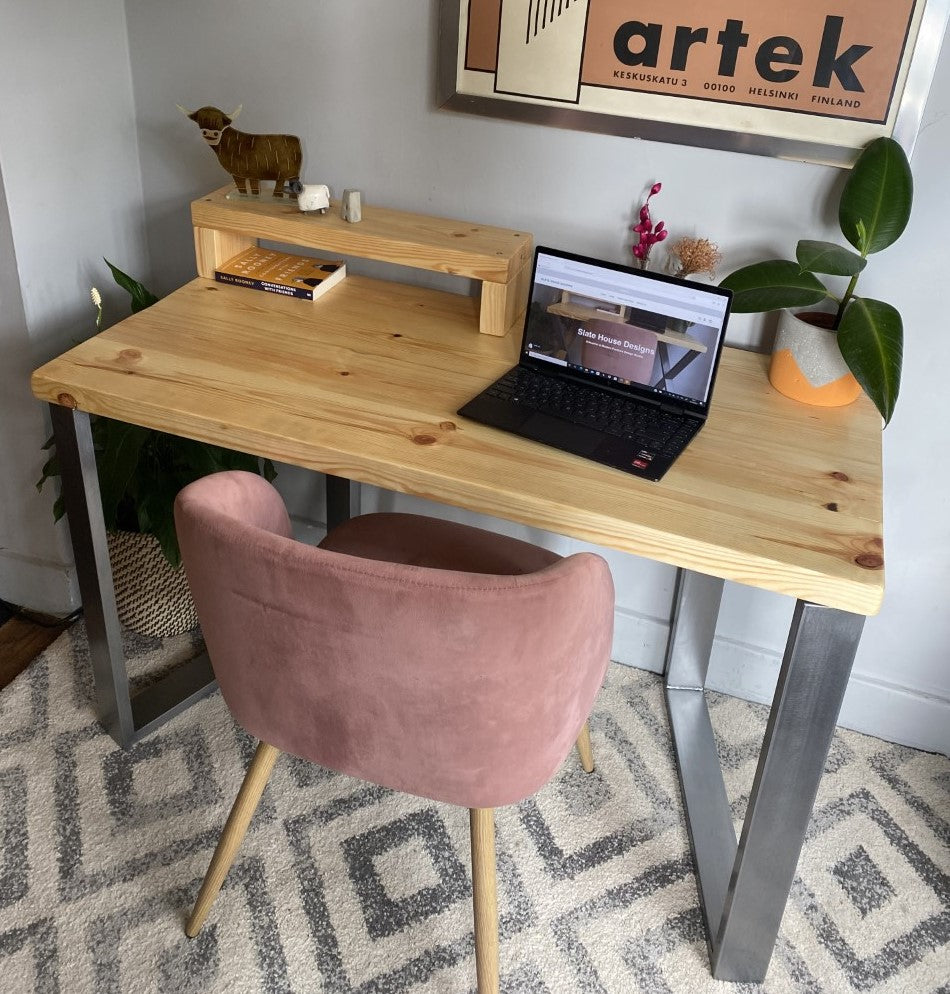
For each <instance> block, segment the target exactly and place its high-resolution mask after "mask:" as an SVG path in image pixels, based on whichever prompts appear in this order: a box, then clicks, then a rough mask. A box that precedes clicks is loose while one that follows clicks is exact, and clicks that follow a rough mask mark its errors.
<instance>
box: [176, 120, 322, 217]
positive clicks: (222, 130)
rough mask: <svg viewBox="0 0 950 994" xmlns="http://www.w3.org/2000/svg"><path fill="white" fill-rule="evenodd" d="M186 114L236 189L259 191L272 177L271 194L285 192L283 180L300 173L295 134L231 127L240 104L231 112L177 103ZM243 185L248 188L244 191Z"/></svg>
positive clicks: (281, 194) (299, 156)
mask: <svg viewBox="0 0 950 994" xmlns="http://www.w3.org/2000/svg"><path fill="white" fill-rule="evenodd" d="M176 106H177V107H178V109H179V110H180V111H181V112H182V114H184V115H185V117H187V118H189V119H190V120H192V121H194V122H195V124H197V125H198V127H199V128H200V129H201V137H202V138H204V140H205V141H206V142H207V143H208V145H210V146H211V149H212V151H213V152H214V154H215V155H216V156H217V157H218V162H220V163H221V165H222V166H223V167H224V168H225V169H226V170H227V172H228V173H229V174H230V176H231V178H232V179H233V180H234V182H235V184H236V185H237V188H238V192H239V193H244V192H249V193H252V194H254V195H255V196H256V195H257V194H259V193H260V191H261V187H260V181H261V180H262V179H265V180H273V181H274V196H275V197H282V196H283V195H284V183H286V182H288V181H289V180H293V179H297V178H299V176H300V165H301V163H302V161H303V152H302V151H301V149H300V139H299V138H298V137H297V136H296V135H250V134H247V133H246V132H244V131H238V130H237V128H232V127H231V122H232V121H233V120H234V119H235V118H236V117H237V116H238V114H240V113H241V106H242V105H239V106H238V108H237V110H235V111H232V113H230V114H225V113H224V111H222V110H219V109H218V108H217V107H200V108H199V109H198V110H196V111H193V112H191V111H187V110H185V108H184V107H182V105H181V104H177V105H176ZM245 185H247V186H249V187H250V189H249V190H247V191H245Z"/></svg>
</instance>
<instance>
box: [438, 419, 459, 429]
mask: <svg viewBox="0 0 950 994" xmlns="http://www.w3.org/2000/svg"><path fill="white" fill-rule="evenodd" d="M439 427H440V428H441V429H442V430H443V431H455V428H456V425H455V422H454V421H440V422H439Z"/></svg>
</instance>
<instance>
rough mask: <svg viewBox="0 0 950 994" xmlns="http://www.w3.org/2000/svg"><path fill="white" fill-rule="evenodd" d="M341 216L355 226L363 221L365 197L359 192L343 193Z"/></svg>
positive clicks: (348, 191)
mask: <svg viewBox="0 0 950 994" xmlns="http://www.w3.org/2000/svg"><path fill="white" fill-rule="evenodd" d="M340 214H341V215H342V217H343V220H344V221H351V222H353V223H354V224H355V223H356V222H357V221H362V220H363V197H362V194H361V193H360V191H359V190H344V191H343V199H342V200H341V201H340Z"/></svg>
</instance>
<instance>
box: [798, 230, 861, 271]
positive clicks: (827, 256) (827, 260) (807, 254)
mask: <svg viewBox="0 0 950 994" xmlns="http://www.w3.org/2000/svg"><path fill="white" fill-rule="evenodd" d="M795 258H796V259H798V264H799V266H801V268H802V269H805V270H808V272H810V273H824V274H825V275H827V276H856V275H857V274H858V273H860V272H861V270H862V269H864V267H865V266H866V265H867V264H868V261H867V259H863V258H861V256H860V255H858V253H857V252H852V251H851V249H846V248H844V247H843V246H841V245H835V243H834V242H815V241H811V240H810V239H807V238H805V239H802V241H800V242H799V243H798V247H797V248H796V249H795Z"/></svg>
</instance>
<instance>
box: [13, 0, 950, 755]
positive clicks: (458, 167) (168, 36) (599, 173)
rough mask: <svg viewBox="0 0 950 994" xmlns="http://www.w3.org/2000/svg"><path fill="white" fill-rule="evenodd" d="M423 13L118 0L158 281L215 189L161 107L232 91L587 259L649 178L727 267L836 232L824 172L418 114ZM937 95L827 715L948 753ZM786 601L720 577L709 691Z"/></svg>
mask: <svg viewBox="0 0 950 994" xmlns="http://www.w3.org/2000/svg"><path fill="white" fill-rule="evenodd" d="M437 14H438V4H437V2H436V0H403V2H399V3H393V2H392V0H362V2H360V3H358V4H355V3H351V2H348V0H322V2H320V3H313V2H312V0H284V2H283V3H281V4H279V5H276V6H275V5H271V6H266V5H263V4H260V3H258V2H250V0H227V2H225V0H205V2H203V3H201V4H189V3H185V2H184V0H173V2H168V3H164V4H155V3H148V2H147V0H127V3H126V16H127V18H128V37H129V52H130V55H131V63H132V78H133V82H134V93H135V102H134V111H135V119H136V122H137V126H138V140H139V156H140V160H141V177H142V193H143V199H144V216H145V227H146V234H147V239H148V246H149V249H150V254H151V258H152V261H153V267H152V270H151V276H152V282H153V285H154V286H155V287H156V289H158V290H160V291H166V290H169V289H171V288H173V287H175V286H177V285H179V284H181V283H182V282H184V281H185V280H186V279H188V278H190V277H191V276H192V275H193V274H194V264H193V248H192V240H191V228H190V222H189V213H188V204H189V201H190V200H191V199H193V198H195V197H197V196H199V195H200V194H202V193H204V192H206V191H207V190H209V189H212V188H214V187H216V186H219V185H222V184H223V183H224V182H226V180H227V177H226V176H225V174H224V173H223V171H222V170H221V169H220V167H219V166H218V164H217V162H216V160H215V159H214V158H213V155H212V153H211V152H210V151H209V150H208V149H207V148H206V147H205V145H204V143H203V142H202V141H201V139H200V137H199V135H198V133H197V130H196V129H195V127H194V125H193V124H192V123H191V122H189V121H187V120H185V118H183V117H182V116H181V115H180V114H179V113H178V111H177V110H176V109H175V104H176V103H181V104H183V105H185V106H188V107H191V108H194V107H198V106H201V105H203V104H215V105H218V106H221V107H223V108H224V109H226V110H228V109H231V108H233V107H234V106H236V105H237V104H239V103H242V104H243V105H244V112H243V115H242V117H241V127H242V128H244V129H245V130H248V131H274V130H278V131H289V132H293V133H296V134H298V135H300V136H301V138H302V139H303V141H304V147H305V161H304V178H305V179H307V180H310V181H320V182H326V183H329V184H330V186H331V187H332V188H333V190H334V191H335V192H336V193H339V192H340V191H341V190H342V189H343V188H344V187H358V188H360V189H362V190H363V192H364V196H365V198H366V200H367V202H370V203H377V204H386V205H390V206H395V207H403V208H407V209H410V210H416V211H423V212H430V213H433V214H442V215H446V216H454V217H463V218H472V219H476V220H479V221H482V222H486V223H495V224H501V225H505V226H518V227H524V228H526V229H528V230H530V231H532V232H533V233H534V235H535V238H536V240H537V241H538V242H541V243H546V244H552V245H558V246H564V247H569V248H572V249H575V250H577V251H580V252H586V253H589V254H592V255H598V256H601V257H603V258H610V259H618V260H626V259H628V258H629V255H628V251H629V249H628V246H629V243H630V234H629V231H628V227H629V225H630V223H631V220H632V217H633V214H634V212H635V209H636V207H637V206H638V204H639V201H640V198H641V197H642V195H643V193H644V192H645V189H646V188H647V187H648V186H649V185H650V184H651V183H652V182H654V181H655V180H661V181H662V182H663V184H664V188H663V192H662V194H661V195H660V196H659V197H658V198H657V199H656V201H655V202H654V204H655V211H654V216H655V217H660V218H663V219H664V220H665V221H666V222H667V224H668V225H669V227H670V228H671V229H672V230H673V231H674V233H675V234H679V233H682V234H694V233H695V234H699V235H705V236H708V237H710V238H712V239H713V240H715V241H717V242H718V243H719V244H720V246H721V247H722V248H723V249H724V251H725V253H726V256H727V258H726V263H725V266H724V271H726V270H727V269H729V268H733V267H735V266H737V265H740V264H742V263H744V262H746V261H749V260H751V259H754V258H758V257H761V255H762V253H764V252H766V253H776V254H787V253H790V252H791V251H792V250H793V247H794V244H795V242H796V241H797V240H798V238H799V237H813V238H821V237H831V238H833V237H835V235H836V232H835V230H834V227H833V222H834V212H833V197H832V193H836V192H837V190H838V189H839V188H840V184H841V183H842V182H843V178H844V177H843V174H842V173H840V172H839V171H836V170H832V169H828V168H825V167H820V166H814V165H809V164H802V163H793V162H783V161H780V160H778V159H769V158H759V157H753V156H744V155H738V154H731V153H725V152H715V151H706V150H702V149H695V148H689V147H680V146H673V145H664V144H657V143H647V142H639V141H635V140H629V139H621V138H613V137H608V136H601V135H587V134H581V133H577V132H571V131H561V130H556V129H551V128H544V127H540V126H533V125H516V124H510V123H506V122H501V121H496V120H491V119H488V118H480V117H470V116H466V115H460V114H455V113H449V112H445V111H441V110H439V109H437V107H436V106H435V60H436V48H437V41H436V37H437ZM83 85H86V83H85V81H84V84H83ZM948 100H950V51H947V52H945V53H944V56H943V59H942V61H941V65H940V69H939V72H938V76H937V79H936V81H935V84H934V93H933V95H932V97H931V100H930V103H929V105H928V108H927V114H926V119H925V123H924V129H923V131H922V134H921V138H920V142H919V147H918V151H917V154H916V155H915V157H914V161H913V165H914V170H915V175H916V179H917V188H918V200H917V203H918V207H917V211H916V213H915V215H914V218H913V220H912V222H911V227H910V229H909V231H908V233H907V234H906V235H905V237H904V240H903V241H902V242H901V243H900V244H899V245H898V246H897V247H896V248H892V249H890V250H888V251H887V252H886V253H885V254H883V255H882V256H879V257H877V258H876V259H874V260H872V263H871V265H870V266H869V273H868V275H867V276H866V277H864V278H863V283H862V289H863V290H864V291H865V292H867V293H868V294H870V295H874V296H880V297H882V298H883V299H886V300H889V301H891V302H893V303H894V304H895V305H896V306H897V307H898V308H899V309H900V310H901V311H902V312H903V314H904V319H905V324H906V326H907V333H908V334H907V337H908V358H907V368H906V372H905V379H904V388H903V396H902V398H901V401H900V403H899V405H898V408H897V414H896V416H895V418H894V421H893V422H892V425H891V426H890V427H889V428H888V430H887V432H886V434H885V459H886V481H885V486H886V506H887V527H886V542H887V561H888V585H889V589H888V594H887V598H886V601H885V607H884V610H883V612H882V614H881V616H880V617H879V618H876V619H872V620H871V621H869V623H868V626H867V629H866V632H867V634H866V636H865V638H864V640H863V642H862V645H861V649H860V652H859V655H858V659H857V662H856V667H855V675H854V678H853V679H852V685H851V689H850V690H849V695H848V699H847V701H846V705H845V711H844V720H845V721H846V722H847V723H849V724H852V725H854V726H856V727H860V728H863V729H864V730H868V731H872V732H876V733H878V734H881V735H887V736H889V737H893V738H895V739H898V740H900V741H905V742H908V743H911V744H918V745H923V746H925V747H928V748H932V749H939V750H942V751H946V752H948V753H950V721H948V717H950V667H948V666H947V655H948V649H947V647H948V646H950V621H948V618H947V615H946V613H945V612H941V611H940V606H941V603H942V599H943V594H944V591H945V590H946V589H947V588H948V579H950V576H948V573H950V556H948V555H947V553H948V550H950V541H948V539H950V525H948V521H950V517H948V515H947V513H946V511H947V507H946V504H947V498H946V496H945V494H946V493H947V491H948V489H950V469H948V467H947V464H946V462H945V461H941V459H940V456H939V453H940V446H941V443H942V444H943V446H944V447H945V445H946V443H945V434H944V435H941V432H943V431H944V429H942V428H941V427H939V425H940V420H939V416H938V415H935V412H936V410H937V407H936V404H935V401H936V400H937V399H938V396H937V391H938V384H939V385H940V386H942V385H943V384H944V383H946V382H948V380H950V358H948V354H950V353H948V350H946V349H945V348H943V339H944V337H945V335H944V332H943V329H942V326H941V322H940V320H939V319H938V320H935V319H934V316H935V315H939V314H940V313H941V304H942V300H941V296H942V295H941V284H940V279H941V276H942V272H938V266H939V265H940V260H941V258H942V254H944V253H943V245H942V242H941V241H940V240H939V236H940V234H941V233H942V231H943V230H946V228H947V227H948V225H950V201H948V198H947V196H946V193H945V190H944V188H943V182H944V175H945V160H946V155H947V150H948V147H950V123H948V118H947V116H946V115H947V103H948ZM2 135H3V132H2V131H0V154H2V150H3V146H2ZM3 162H4V160H3V159H2V158H0V164H3ZM8 185H9V180H8ZM8 196H9V190H8ZM11 213H12V212H11ZM133 214H134V211H133ZM17 247H18V249H19V247H20V243H19V241H18V242H17ZM940 268H941V269H942V268H943V267H940ZM770 334H771V324H770V321H769V320H768V319H762V318H759V317H744V316H740V317H736V318H735V319H734V321H733V323H732V328H731V337H730V340H731V341H732V342H733V343H734V344H743V345H755V346H767V345H768V341H769V337H770ZM935 417H936V418H937V420H936V421H935V420H934V419H935ZM281 486H282V488H283V489H284V491H285V493H287V494H288V496H289V498H290V501H291V504H292V506H293V508H294V509H295V510H296V511H297V513H298V514H299V515H301V516H303V517H310V518H317V519H318V518H319V517H320V515H321V513H322V512H321V509H320V497H319V487H318V485H317V483H316V482H315V481H314V480H313V479H312V478H308V477H306V476H304V475H303V474H300V473H296V472H294V471H292V470H288V471H286V472H285V473H283V474H282V477H281ZM392 503H393V497H392V495H386V494H378V493H375V492H370V493H368V494H367V497H366V506H367V508H369V507H372V506H378V505H391V504H392ZM444 513H447V514H455V513H456V512H454V511H451V510H447V511H445V512H444ZM469 517H470V516H469ZM500 526H504V525H500ZM504 527H509V528H511V529H512V530H513V531H517V529H515V528H514V526H504ZM532 537H534V536H532ZM550 540H551V541H552V542H559V543H560V547H562V548H566V547H570V546H571V543H565V541H564V540H557V539H555V538H554V537H551V539H550ZM610 559H611V563H612V566H613V569H614V572H615V575H616V577H617V580H618V591H619V597H620V605H619V609H618V638H617V645H616V652H617V656H618V658H621V659H622V660H624V661H626V662H630V663H636V664H637V665H646V666H649V667H651V668H657V667H658V666H659V663H660V660H661V653H662V645H663V642H664V639H665V632H666V625H667V622H668V614H669V604H670V596H671V592H672V579H673V577H672V571H671V570H670V569H668V568H666V567H661V566H658V565H656V564H652V563H648V562H644V561H642V560H637V559H634V558H633V557H627V556H621V555H618V554H612V555H611V556H610ZM791 610H792V605H791V603H790V602H789V601H788V600H787V599H786V598H782V597H779V596H777V595H771V594H767V593H764V592H761V591H756V590H753V589H750V588H743V587H740V586H738V585H734V584H729V585H727V592H726V597H725V603H724V606H723V613H722V619H721V623H720V630H719V635H720V637H719V640H718V642H717V646H716V651H715V656H714V661H713V667H714V668H713V682H714V683H718V684H719V685H721V686H723V687H728V688H731V689H738V690H739V691H741V692H745V693H748V694H749V695H750V696H758V697H760V698H763V699H764V698H767V697H768V696H769V694H770V692H771V691H770V680H772V679H774V670H775V668H776V666H777V662H778V658H779V656H780V654H781V651H782V648H783V642H784V634H783V633H784V631H785V630H786V629H787V624H788V620H789V618H790V615H791Z"/></svg>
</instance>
